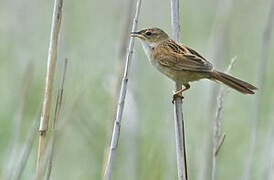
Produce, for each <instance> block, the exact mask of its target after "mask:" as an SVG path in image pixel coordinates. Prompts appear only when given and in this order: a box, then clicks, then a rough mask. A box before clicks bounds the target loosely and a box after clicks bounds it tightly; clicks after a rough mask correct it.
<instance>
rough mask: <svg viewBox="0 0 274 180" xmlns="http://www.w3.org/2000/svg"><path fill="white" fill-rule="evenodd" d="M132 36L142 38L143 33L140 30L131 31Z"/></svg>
mask: <svg viewBox="0 0 274 180" xmlns="http://www.w3.org/2000/svg"><path fill="white" fill-rule="evenodd" d="M130 36H131V37H138V38H142V35H141V33H140V32H131V33H130Z"/></svg>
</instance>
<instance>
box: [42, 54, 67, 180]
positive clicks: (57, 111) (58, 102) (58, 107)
mask: <svg viewBox="0 0 274 180" xmlns="http://www.w3.org/2000/svg"><path fill="white" fill-rule="evenodd" d="M67 65H68V59H65V62H64V71H63V75H62V81H61V85H60V88H59V90H58V94H57V98H56V105H55V112H54V119H53V127H52V141H51V146H50V147H51V150H50V155H49V164H48V171H47V175H46V179H47V180H49V179H50V175H51V169H52V162H53V155H54V149H55V142H56V133H57V132H56V123H57V120H58V117H59V114H60V110H61V105H62V99H63V93H64V83H65V78H66V73H67Z"/></svg>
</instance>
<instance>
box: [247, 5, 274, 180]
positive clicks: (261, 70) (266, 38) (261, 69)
mask: <svg viewBox="0 0 274 180" xmlns="http://www.w3.org/2000/svg"><path fill="white" fill-rule="evenodd" d="M273 25H274V0H270V11H269V14H268V20H267V23H266V26H265V29H264V33H263V38H262V50H261V52H262V56H261V58H260V62H259V65H258V66H256V67H258V69H257V75H258V77H257V84H258V85H257V87H258V88H259V91H258V93H257V96H256V99H255V103H254V107H253V108H254V110H253V112H254V114H253V116H252V125H251V136H250V148H249V153H248V155H247V158H246V162H245V163H246V164H245V171H244V174H243V180H249V179H250V175H251V168H252V164H253V162H252V161H253V156H254V151H255V147H256V137H257V122H258V119H259V118H260V111H261V108H260V107H261V104H262V91H263V86H264V79H265V75H266V65H267V59H268V56H269V52H270V40H271V35H272V34H271V33H273Z"/></svg>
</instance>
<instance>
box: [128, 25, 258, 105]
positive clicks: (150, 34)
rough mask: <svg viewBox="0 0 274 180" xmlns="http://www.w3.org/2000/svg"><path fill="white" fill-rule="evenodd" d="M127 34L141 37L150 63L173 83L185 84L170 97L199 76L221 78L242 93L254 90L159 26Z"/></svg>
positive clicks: (176, 94) (187, 87)
mask: <svg viewBox="0 0 274 180" xmlns="http://www.w3.org/2000/svg"><path fill="white" fill-rule="evenodd" d="M131 36H132V37H137V38H139V39H140V40H141V42H142V45H143V48H144V51H145V53H146V55H147V57H148V58H149V61H150V62H151V64H152V65H153V66H155V67H156V68H157V69H158V70H159V71H160V72H162V73H163V74H165V75H166V76H168V77H169V78H170V79H172V80H173V81H175V82H176V83H179V84H181V85H184V87H185V88H183V89H181V90H180V91H177V92H175V93H174V95H173V100H174V98H175V97H176V96H180V97H182V96H181V93H182V92H183V91H185V90H187V89H189V88H190V85H189V82H192V81H197V80H200V79H209V80H213V81H219V82H222V83H224V84H225V85H227V86H229V87H231V88H233V89H235V90H237V91H239V92H241V93H243V94H254V91H253V90H256V89H257V88H256V87H255V86H253V85H251V84H249V83H247V82H244V81H242V80H240V79H237V78H235V77H232V76H230V75H228V74H225V73H223V72H220V71H217V70H215V69H214V68H213V65H212V64H211V63H210V62H209V61H207V60H206V59H205V58H204V57H202V56H201V55H200V54H199V53H198V52H196V51H195V50H193V49H191V48H189V47H187V46H185V45H183V44H178V43H176V42H175V41H173V40H172V39H171V38H169V36H168V35H167V33H165V32H164V31H163V30H161V29H159V28H148V29H143V30H141V31H139V32H132V33H131Z"/></svg>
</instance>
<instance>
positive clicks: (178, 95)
mask: <svg viewBox="0 0 274 180" xmlns="http://www.w3.org/2000/svg"><path fill="white" fill-rule="evenodd" d="M177 97H179V98H181V99H184V96H182V95H181V94H179V93H176V92H174V94H173V99H172V104H174V102H175V99H176V98H177Z"/></svg>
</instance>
